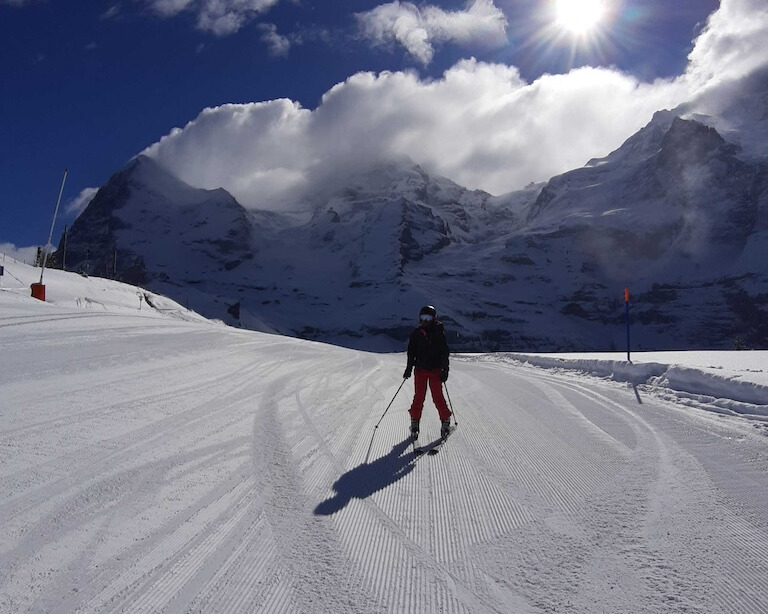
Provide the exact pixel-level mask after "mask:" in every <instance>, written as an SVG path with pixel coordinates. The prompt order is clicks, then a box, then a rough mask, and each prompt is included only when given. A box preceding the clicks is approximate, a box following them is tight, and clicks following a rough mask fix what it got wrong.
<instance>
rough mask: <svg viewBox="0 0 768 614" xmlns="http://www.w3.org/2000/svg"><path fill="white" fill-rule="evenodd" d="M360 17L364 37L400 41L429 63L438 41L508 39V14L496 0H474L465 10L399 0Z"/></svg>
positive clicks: (491, 42) (490, 42)
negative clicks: (499, 6)
mask: <svg viewBox="0 0 768 614" xmlns="http://www.w3.org/2000/svg"><path fill="white" fill-rule="evenodd" d="M357 19H358V23H359V26H360V31H361V34H362V36H363V37H365V38H368V39H370V40H372V41H373V42H374V43H376V44H389V43H393V42H397V43H399V44H401V45H403V46H404V47H405V48H406V49H407V50H408V53H410V54H411V55H413V56H414V57H416V58H417V59H418V60H419V61H420V62H422V63H423V64H425V65H426V64H429V63H430V62H431V61H432V57H433V56H434V53H435V49H434V46H435V44H438V43H442V42H446V41H453V42H456V43H459V44H463V45H469V44H480V45H483V46H490V47H497V46H501V45H504V44H506V42H507V35H506V28H507V20H506V17H505V16H504V13H503V12H502V11H501V10H500V9H499V8H497V7H496V6H495V5H494V3H493V0H474V1H472V2H471V3H470V4H468V5H467V8H466V9H465V10H463V11H454V12H448V11H444V10H443V9H441V8H438V7H435V6H426V7H424V8H419V7H418V6H416V5H415V4H412V3H410V2H399V1H397V0H395V2H390V3H389V4H382V5H380V6H378V7H376V8H375V9H373V10H371V11H367V12H365V13H358V14H357Z"/></svg>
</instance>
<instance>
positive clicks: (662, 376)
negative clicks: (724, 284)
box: [0, 260, 768, 614]
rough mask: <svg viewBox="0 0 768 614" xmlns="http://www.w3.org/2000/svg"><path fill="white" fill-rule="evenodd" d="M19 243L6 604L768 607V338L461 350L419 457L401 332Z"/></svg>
mask: <svg viewBox="0 0 768 614" xmlns="http://www.w3.org/2000/svg"><path fill="white" fill-rule="evenodd" d="M0 264H3V265H4V266H5V275H4V276H3V277H2V278H0V282H1V283H0V344H1V347H2V353H0V496H1V498H0V612H3V613H4V612H13V613H17V612H160V611H163V612H206V613H207V612H297V613H298V612H301V613H307V612H313V613H316V612H328V613H346V612H349V613H357V612H381V613H385V612H386V613H389V612H419V613H421V612H472V613H476V612H505V613H506V612H512V613H528V612H568V613H571V612H574V613H584V614H587V613H589V614H593V613H602V612H604V613H617V612H628V613H630V612H631V613H634V612H637V613H661V612H665V613H666V612H710V613H721V612H733V613H740V614H741V613H755V614H757V613H765V612H768V429H767V428H766V424H768V422H766V420H765V418H766V415H767V412H766V405H768V397H766V395H765V393H766V386H767V385H768V382H766V380H765V371H764V369H766V368H767V367H766V365H767V364H768V363H766V361H765V359H766V354H765V353H751V352H750V353H736V352H734V353H711V354H710V353H705V354H702V353H694V354H687V353H681V354H675V355H674V356H671V355H668V354H667V355H664V356H657V355H653V356H649V355H640V354H638V355H633V357H632V358H633V364H632V365H629V364H628V363H626V361H622V360H621V356H620V355H611V356H606V357H596V356H556V357H555V356H530V355H528V356H523V355H509V354H506V355H479V356H464V357H458V356H457V357H454V359H453V367H452V370H451V378H450V380H449V381H448V390H449V392H450V396H451V400H452V402H453V405H454V408H455V410H456V419H457V421H458V423H459V427H458V429H457V430H456V432H455V434H454V435H453V436H452V437H451V438H450V439H449V440H448V442H447V443H446V444H445V447H444V448H443V449H442V450H441V451H440V453H439V454H437V455H435V456H428V455H425V456H423V457H419V458H418V459H417V458H415V457H414V455H413V453H412V449H411V446H410V445H409V443H408V441H407V440H406V439H405V430H406V423H407V413H406V409H407V406H408V404H409V396H410V394H411V390H412V383H411V382H410V381H409V382H407V383H406V384H405V385H404V386H403V389H402V390H401V391H400V392H399V394H398V395H397V396H396V397H395V402H394V403H393V404H392V407H391V409H390V410H389V412H388V413H387V414H386V415H385V416H384V419H383V420H382V421H381V426H380V427H379V428H378V429H374V425H375V424H376V423H377V422H378V421H379V419H380V418H381V416H382V413H383V412H384V410H385V408H386V407H387V404H388V403H389V402H390V400H391V399H392V397H393V395H394V394H395V392H396V391H397V390H398V386H399V385H400V383H401V382H402V379H401V375H402V371H403V366H404V356H403V355H399V354H398V355H386V354H384V355H382V354H370V353H364V352H358V351H352V350H347V349H342V348H337V347H332V346H326V345H321V344H316V343H309V342H303V341H299V340H294V339H288V338H283V337H278V336H271V335H265V334H259V333H253V332H245V331H238V330H235V329H231V328H227V327H224V326H222V325H220V324H216V323H211V322H208V321H205V320H203V319H201V318H199V317H197V316H195V315H194V314H192V313H191V312H188V311H186V310H185V309H184V308H183V307H181V306H179V305H176V304H174V303H172V302H171V301H167V299H162V298H161V297H157V296H152V295H148V296H149V299H150V303H151V304H154V305H155V308H152V307H151V306H150V305H148V304H147V302H146V300H144V299H142V302H141V303H140V302H139V300H138V292H139V291H138V290H137V289H136V288H132V287H129V286H123V285H121V284H117V283H114V282H106V281H104V280H98V279H93V278H91V279H86V278H82V277H79V276H75V275H68V274H64V273H60V272H57V271H46V273H45V282H46V285H47V294H48V302H47V303H42V302H40V301H36V300H34V299H31V298H30V297H29V296H28V294H29V292H28V286H29V283H31V282H32V281H37V278H38V277H39V270H34V269H32V268H31V267H26V266H24V265H20V264H16V263H14V262H12V261H9V260H7V261H6V262H0ZM140 304H141V307H142V309H141V310H139V306H140ZM542 367H546V368H542ZM437 432H438V420H437V414H436V412H435V410H434V408H433V407H432V406H431V405H430V404H429V403H428V404H427V409H426V413H425V418H424V425H423V433H422V439H423V443H425V444H428V443H429V442H430V441H432V440H434V439H435V438H436V436H437Z"/></svg>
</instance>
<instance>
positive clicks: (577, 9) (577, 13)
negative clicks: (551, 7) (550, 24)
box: [555, 0, 606, 36]
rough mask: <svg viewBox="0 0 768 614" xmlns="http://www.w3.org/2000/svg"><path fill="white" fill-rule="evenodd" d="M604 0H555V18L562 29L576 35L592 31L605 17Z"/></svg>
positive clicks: (587, 33)
mask: <svg viewBox="0 0 768 614" xmlns="http://www.w3.org/2000/svg"><path fill="white" fill-rule="evenodd" d="M605 13H606V7H605V0H556V2H555V20H556V22H557V24H558V26H560V28H562V29H563V30H565V31H567V32H570V33H571V34H574V35H577V36H585V35H589V34H590V33H592V31H593V30H595V29H596V28H597V27H598V26H599V25H600V23H601V22H602V20H603V18H604V17H605Z"/></svg>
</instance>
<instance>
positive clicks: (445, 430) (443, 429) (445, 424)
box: [440, 418, 451, 439]
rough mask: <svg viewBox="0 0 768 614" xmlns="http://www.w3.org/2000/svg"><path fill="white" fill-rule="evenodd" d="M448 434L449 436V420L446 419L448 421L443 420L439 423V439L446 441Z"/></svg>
mask: <svg viewBox="0 0 768 614" xmlns="http://www.w3.org/2000/svg"><path fill="white" fill-rule="evenodd" d="M450 434H451V419H450V418H448V420H443V421H442V422H441V423H440V438H441V439H448V435H450Z"/></svg>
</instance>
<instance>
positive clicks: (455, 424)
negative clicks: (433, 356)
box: [443, 382, 459, 426]
mask: <svg viewBox="0 0 768 614" xmlns="http://www.w3.org/2000/svg"><path fill="white" fill-rule="evenodd" d="M443 388H445V396H446V398H447V399H448V405H450V407H451V415H452V416H453V426H459V421H458V420H456V410H454V409H453V403H451V395H450V394H448V384H446V383H445V382H443Z"/></svg>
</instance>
